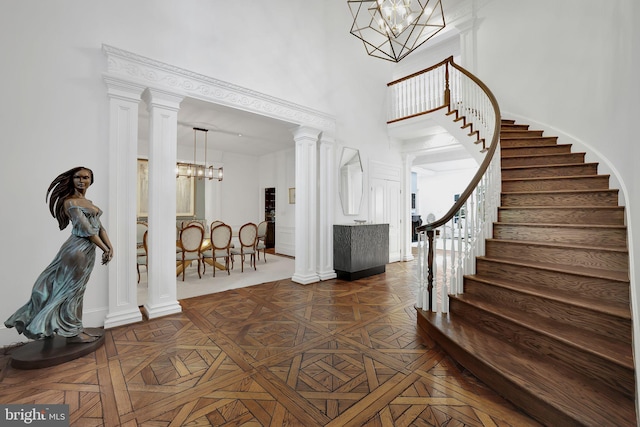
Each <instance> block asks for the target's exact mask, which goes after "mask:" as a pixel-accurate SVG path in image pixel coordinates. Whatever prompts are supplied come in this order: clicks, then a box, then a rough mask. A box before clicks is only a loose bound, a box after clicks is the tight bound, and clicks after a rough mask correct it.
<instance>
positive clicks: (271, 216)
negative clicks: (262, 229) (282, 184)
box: [264, 187, 276, 248]
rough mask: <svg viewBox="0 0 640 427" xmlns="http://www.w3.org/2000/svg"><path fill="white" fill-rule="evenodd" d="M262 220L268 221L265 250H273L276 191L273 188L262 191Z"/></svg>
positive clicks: (274, 242)
mask: <svg viewBox="0 0 640 427" xmlns="http://www.w3.org/2000/svg"><path fill="white" fill-rule="evenodd" d="M264 220H265V221H269V223H268V224H267V238H266V239H265V242H264V243H265V246H266V247H267V248H273V247H275V244H276V189H275V188H273V187H270V188H265V189H264Z"/></svg>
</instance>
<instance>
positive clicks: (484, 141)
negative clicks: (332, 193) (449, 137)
mask: <svg viewBox="0 0 640 427" xmlns="http://www.w3.org/2000/svg"><path fill="white" fill-rule="evenodd" d="M388 87H389V90H390V92H391V93H390V100H391V102H390V110H389V119H388V123H393V122H397V121H400V120H405V119H409V118H413V117H417V116H420V115H423V114H428V113H432V112H435V111H438V110H441V109H446V110H445V111H446V113H447V115H449V116H451V119H452V120H454V121H456V122H459V123H460V124H461V127H463V128H466V129H468V135H469V137H471V138H474V137H475V139H473V142H472V143H475V144H481V145H482V148H481V149H480V151H481V152H482V153H484V160H483V161H482V162H481V164H480V166H479V167H478V171H477V172H476V174H475V175H474V176H473V178H472V179H471V181H470V182H469V184H468V185H467V188H466V189H465V190H464V191H463V192H462V193H461V195H460V197H459V198H458V200H457V201H455V203H454V204H453V206H452V207H451V208H450V209H449V211H448V212H447V213H446V214H445V215H444V216H443V217H442V218H439V219H437V220H435V221H432V222H430V223H427V224H424V225H422V226H420V227H418V228H417V229H416V231H417V233H418V275H419V279H420V282H419V283H420V285H419V289H418V297H417V302H416V305H417V307H418V308H421V309H423V310H429V311H438V312H448V311H449V299H448V296H449V294H460V293H462V292H463V291H464V289H463V285H462V284H463V280H462V279H463V276H464V275H465V274H472V273H474V272H475V257H476V256H479V255H483V254H484V242H485V239H486V238H488V237H490V236H491V232H492V228H491V227H492V224H493V222H494V221H495V220H496V217H497V208H498V205H499V202H500V189H501V172H500V150H499V140H500V121H501V118H500V108H499V106H498V103H497V101H496V99H495V97H494V96H493V94H492V93H491V91H490V90H489V88H488V87H487V86H486V85H485V84H484V83H482V82H481V81H480V80H479V79H478V78H477V77H475V76H474V75H473V74H471V73H470V72H468V71H467V70H465V69H464V68H462V67H460V66H459V65H457V64H455V63H454V62H453V57H449V58H447V59H445V60H444V61H442V62H440V63H439V64H436V65H434V66H432V67H429V68H427V69H425V70H422V71H420V72H417V73H414V74H411V75H409V76H407V77H404V78H402V79H399V80H396V81H394V82H391V83H389V84H388ZM460 142H462V143H464V141H460ZM438 266H439V268H438Z"/></svg>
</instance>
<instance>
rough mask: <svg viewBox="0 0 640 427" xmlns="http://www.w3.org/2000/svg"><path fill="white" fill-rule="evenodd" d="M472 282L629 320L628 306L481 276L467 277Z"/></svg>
mask: <svg viewBox="0 0 640 427" xmlns="http://www.w3.org/2000/svg"><path fill="white" fill-rule="evenodd" d="M469 277H470V278H473V280H476V281H480V282H483V283H487V284H490V285H493V286H499V287H501V288H505V289H510V290H513V291H516V292H520V293H523V294H528V295H531V296H535V297H540V298H545V299H548V300H553V301H557V302H560V303H563V304H568V305H572V306H576V307H580V308H585V309H589V310H593V311H597V312H599V313H603V314H606V315H609V316H615V317H619V318H621V319H625V320H631V311H630V310H629V306H628V305H626V306H622V305H619V304H618V305H615V304H611V303H605V302H603V301H602V300H596V299H589V298H583V297H582V296H581V295H577V294H572V295H571V296H566V295H563V294H560V293H558V292H554V291H553V290H549V289H544V288H537V289H532V288H531V286H530V285H528V284H522V283H519V282H514V281H506V280H504V279H499V278H495V277H490V276H485V275H482V274H474V275H472V276H469Z"/></svg>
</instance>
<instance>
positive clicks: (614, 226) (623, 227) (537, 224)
mask: <svg viewBox="0 0 640 427" xmlns="http://www.w3.org/2000/svg"><path fill="white" fill-rule="evenodd" d="M494 225H506V226H509V225H513V226H516V225H517V226H522V227H544V228H553V227H555V228H576V229H577V228H600V229H612V230H626V229H627V226H626V225H622V224H619V225H618V224H563V223H556V224H554V223H548V222H500V221H496V222H494Z"/></svg>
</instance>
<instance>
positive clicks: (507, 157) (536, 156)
mask: <svg viewBox="0 0 640 427" xmlns="http://www.w3.org/2000/svg"><path fill="white" fill-rule="evenodd" d="M512 148H515V147H512ZM518 148H522V147H518ZM527 148H530V147H527ZM505 149H506V150H508V149H509V148H508V147H507V148H505ZM576 154H585V153H583V152H574V151H572V152H569V153H541V154H531V153H530V154H518V155H513V156H502V159H503V160H504V159H521V158H527V159H531V158H533V159H537V158H540V157H551V156H556V157H561V156H574V155H576Z"/></svg>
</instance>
